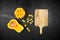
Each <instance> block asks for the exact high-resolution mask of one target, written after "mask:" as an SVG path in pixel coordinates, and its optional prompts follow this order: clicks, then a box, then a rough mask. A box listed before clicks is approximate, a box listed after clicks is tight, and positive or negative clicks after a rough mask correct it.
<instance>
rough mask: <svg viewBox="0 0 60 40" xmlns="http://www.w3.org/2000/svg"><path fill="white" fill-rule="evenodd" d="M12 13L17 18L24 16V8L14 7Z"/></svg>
mask: <svg viewBox="0 0 60 40" xmlns="http://www.w3.org/2000/svg"><path fill="white" fill-rule="evenodd" d="M14 15H15V17H16V18H17V19H22V18H23V17H24V16H25V10H24V9H23V8H16V10H15V11H14Z"/></svg>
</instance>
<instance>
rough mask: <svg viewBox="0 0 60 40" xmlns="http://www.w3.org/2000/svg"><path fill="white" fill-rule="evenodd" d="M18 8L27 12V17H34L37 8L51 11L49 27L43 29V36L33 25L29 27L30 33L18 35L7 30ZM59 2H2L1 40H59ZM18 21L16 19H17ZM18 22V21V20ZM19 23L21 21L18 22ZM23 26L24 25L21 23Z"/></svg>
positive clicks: (25, 0) (27, 0)
mask: <svg viewBox="0 0 60 40" xmlns="http://www.w3.org/2000/svg"><path fill="white" fill-rule="evenodd" d="M17 7H22V8H24V9H25V11H26V16H25V17H24V18H26V17H27V15H28V14H29V13H32V14H33V15H34V10H35V9H36V8H48V11H49V13H48V14H49V26H48V27H46V28H43V34H42V35H40V34H39V28H38V27H35V26H34V23H33V24H32V25H27V27H29V28H30V29H31V32H30V33H28V32H27V31H26V30H24V31H23V32H22V33H16V32H15V31H13V30H10V29H8V28H7V23H8V21H9V20H10V19H12V18H15V16H14V14H13V13H14V10H15V9H16V8H17ZM59 11H60V7H59V1H55V0H52V1H51V0H40V1H39V0H36V1H33V0H16V1H15V0H13V1H11V0H10V1H0V39H1V40H5V39H6V40H58V35H59V33H60V32H59V30H60V29H59V28H60V27H59V20H60V18H59V17H60V12H59ZM15 19H16V18H15ZM16 20H17V19H16ZM17 21H18V22H19V23H21V22H20V20H17ZM21 24H22V23H21Z"/></svg>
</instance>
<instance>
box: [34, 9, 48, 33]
mask: <svg viewBox="0 0 60 40" xmlns="http://www.w3.org/2000/svg"><path fill="white" fill-rule="evenodd" d="M34 20H35V26H38V27H39V28H40V34H42V29H43V27H47V26H48V9H35V18H34Z"/></svg>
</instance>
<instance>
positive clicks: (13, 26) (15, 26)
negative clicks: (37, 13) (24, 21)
mask: <svg viewBox="0 0 60 40" xmlns="http://www.w3.org/2000/svg"><path fill="white" fill-rule="evenodd" d="M7 26H8V28H9V29H13V30H15V31H16V32H18V33H20V32H22V31H23V30H24V27H23V26H22V25H21V24H19V23H18V22H17V21H16V20H15V19H11V20H10V21H9V23H8V24H7Z"/></svg>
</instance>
